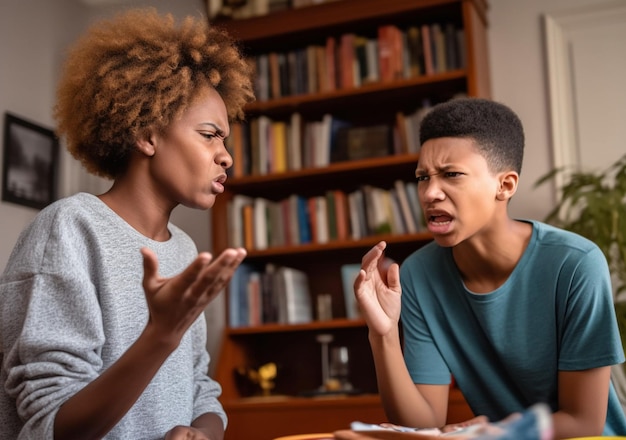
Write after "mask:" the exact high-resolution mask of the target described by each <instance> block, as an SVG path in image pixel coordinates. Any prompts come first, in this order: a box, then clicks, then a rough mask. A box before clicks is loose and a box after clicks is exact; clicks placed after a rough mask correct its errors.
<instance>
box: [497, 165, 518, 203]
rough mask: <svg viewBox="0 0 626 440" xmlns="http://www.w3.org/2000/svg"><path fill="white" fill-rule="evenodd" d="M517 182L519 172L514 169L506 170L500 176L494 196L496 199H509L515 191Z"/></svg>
mask: <svg viewBox="0 0 626 440" xmlns="http://www.w3.org/2000/svg"><path fill="white" fill-rule="evenodd" d="M518 183H519V174H517V173H516V172H515V171H508V172H506V173H503V174H502V175H501V176H500V187H499V188H498V193H497V194H496V198H497V199H498V200H503V201H506V200H509V199H510V198H511V197H513V194H515V192H516V191H517V184H518Z"/></svg>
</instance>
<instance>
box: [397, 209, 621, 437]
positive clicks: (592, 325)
mask: <svg viewBox="0 0 626 440" xmlns="http://www.w3.org/2000/svg"><path fill="white" fill-rule="evenodd" d="M529 223H531V224H532V227H533V232H532V237H531V239H530V242H529V244H528V247H527V249H526V250H525V252H524V254H523V255H522V258H521V259H520V261H519V263H518V264H517V266H516V267H515V269H514V270H513V272H512V273H511V275H510V276H509V278H508V280H507V281H506V282H505V283H504V284H503V285H502V286H500V287H499V288H498V289H496V290H494V291H493V292H490V293H487V294H475V293H472V292H471V291H469V290H468V289H467V288H466V287H465V286H464V284H463V281H462V279H461V276H460V273H459V272H458V270H457V267H456V265H455V263H454V260H453V257H452V249H451V248H444V247H441V246H439V245H437V244H436V243H434V242H432V243H429V244H428V245H426V246H424V247H423V248H421V249H419V250H418V251H416V252H415V253H413V254H412V255H410V256H409V257H408V258H407V259H406V260H405V261H404V262H403V264H402V267H401V274H400V278H401V282H402V326H403V332H404V333H403V334H404V356H405V361H406V364H407V367H408V370H409V373H410V374H411V377H412V378H413V381H414V382H415V383H426V384H445V383H449V382H450V374H452V375H453V376H454V378H455V380H456V382H457V383H458V385H459V387H460V389H461V391H462V392H463V394H464V396H465V398H466V399H467V401H468V403H469V405H470V407H471V408H472V410H473V411H474V413H475V414H477V415H479V414H482V415H486V416H488V417H489V418H490V419H491V420H500V419H502V418H504V417H505V416H507V415H509V414H511V413H513V412H518V411H523V410H524V409H526V408H528V407H529V406H531V405H533V404H535V403H538V402H543V403H547V404H548V405H550V406H551V408H552V409H553V411H556V410H557V409H558V394H557V391H558V388H557V385H558V381H557V375H558V371H559V370H564V371H567V370H584V369H589V368H596V367H602V366H607V365H614V364H618V363H621V362H623V361H624V353H623V349H622V344H621V340H620V335H619V331H618V326H617V320H616V317H615V310H614V307H613V295H612V290H611V281H610V275H609V270H608V266H607V262H606V259H605V257H604V255H603V254H602V252H601V251H600V249H599V248H598V247H597V246H596V245H595V244H594V243H592V242H591V241H589V240H587V239H585V238H583V237H581V236H579V235H576V234H573V233H571V232H568V231H564V230H561V229H557V228H554V227H552V226H549V225H547V224H544V223H541V222H536V221H529ZM605 434H617V435H626V418H625V416H624V413H623V411H622V409H621V406H620V403H619V400H618V398H617V395H616V393H615V390H614V388H613V386H612V385H611V389H610V395H609V402H608V416H607V423H606V427H605Z"/></svg>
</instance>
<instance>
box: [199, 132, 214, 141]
mask: <svg viewBox="0 0 626 440" xmlns="http://www.w3.org/2000/svg"><path fill="white" fill-rule="evenodd" d="M200 134H201V135H202V136H204V137H205V138H206V139H209V140H211V139H213V138H216V137H217V134H215V133H200Z"/></svg>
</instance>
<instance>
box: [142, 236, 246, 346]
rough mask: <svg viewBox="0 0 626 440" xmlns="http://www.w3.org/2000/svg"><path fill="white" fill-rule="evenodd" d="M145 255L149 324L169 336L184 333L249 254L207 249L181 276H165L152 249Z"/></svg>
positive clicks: (240, 251) (143, 253) (239, 251)
mask: <svg viewBox="0 0 626 440" xmlns="http://www.w3.org/2000/svg"><path fill="white" fill-rule="evenodd" d="M141 254H142V255H143V265H144V276H143V288H144V290H145V294H146V300H147V302H148V310H149V320H148V325H149V326H152V327H153V328H154V330H155V331H156V332H157V333H158V334H161V335H163V336H164V337H165V338H171V337H173V336H175V337H177V338H178V339H177V341H176V342H178V341H180V339H181V338H182V336H183V334H184V333H185V331H187V329H188V328H189V327H190V326H191V324H193V322H194V321H195V320H196V318H197V317H198V316H199V315H200V313H202V312H203V311H204V309H205V308H206V307H207V305H208V304H209V303H210V302H211V301H212V300H213V298H215V297H216V296H217V295H218V294H219V293H220V292H221V291H222V290H223V289H224V287H226V285H227V283H228V282H229V280H230V279H231V277H232V276H233V273H234V272H235V270H236V269H237V267H238V266H239V264H241V262H242V261H243V259H244V258H245V256H246V251H245V249H242V248H237V249H225V250H224V251H223V252H222V253H221V254H220V255H219V256H218V257H217V258H216V259H213V256H212V255H211V254H209V253H206V252H203V253H200V254H199V255H198V257H197V258H196V259H195V260H194V261H193V262H192V263H191V264H190V265H189V266H188V267H187V268H186V269H185V270H184V271H183V272H182V273H180V274H179V275H177V276H175V277H172V278H162V277H161V276H159V274H158V261H157V257H156V255H155V254H154V252H152V251H151V250H150V249H148V248H143V249H141Z"/></svg>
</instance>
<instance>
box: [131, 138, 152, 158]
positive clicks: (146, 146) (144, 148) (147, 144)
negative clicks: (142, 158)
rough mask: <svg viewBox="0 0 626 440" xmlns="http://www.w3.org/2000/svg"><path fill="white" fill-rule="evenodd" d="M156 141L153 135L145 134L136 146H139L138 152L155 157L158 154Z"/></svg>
mask: <svg viewBox="0 0 626 440" xmlns="http://www.w3.org/2000/svg"><path fill="white" fill-rule="evenodd" d="M155 141H156V139H155V137H154V136H153V135H152V134H151V133H145V134H143V135H141V136H140V137H139V138H138V139H137V141H136V142H135V145H136V146H137V151H139V152H140V153H142V154H145V155H146V156H148V157H152V156H154V154H155V153H156V142H155Z"/></svg>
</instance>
